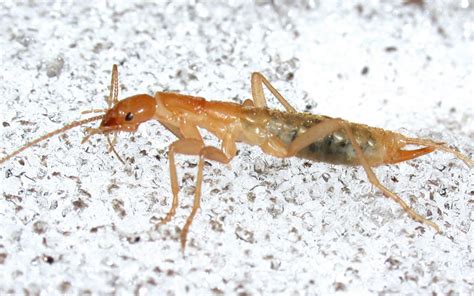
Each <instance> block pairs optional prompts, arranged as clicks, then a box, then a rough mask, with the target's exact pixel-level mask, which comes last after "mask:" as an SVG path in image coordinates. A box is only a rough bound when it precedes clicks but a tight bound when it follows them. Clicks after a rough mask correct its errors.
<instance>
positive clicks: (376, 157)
mask: <svg viewBox="0 0 474 296" xmlns="http://www.w3.org/2000/svg"><path fill="white" fill-rule="evenodd" d="M254 114H255V115H256V117H257V118H258V119H257V120H255V121H254V122H253V124H257V123H260V124H262V120H263V119H265V118H266V120H263V122H264V126H262V127H261V129H262V136H263V133H265V136H266V137H271V136H275V137H277V138H279V139H280V140H281V141H282V142H284V143H285V144H287V145H290V143H291V142H292V141H293V140H294V139H295V138H296V137H298V136H300V135H303V136H304V133H305V132H306V131H307V130H308V129H309V128H311V127H312V126H315V125H316V126H317V125H318V124H320V123H321V122H322V121H325V120H328V119H331V118H330V117H327V116H321V115H314V114H309V113H287V112H280V111H275V110H270V109H259V110H258V112H255V110H254ZM247 125H252V123H247ZM244 128H246V127H245V124H244ZM248 128H250V129H254V130H255V129H256V128H255V126H248ZM350 128H351V130H352V132H353V134H354V137H355V139H356V141H357V143H358V144H359V145H360V147H361V149H362V151H363V153H364V155H365V156H366V157H367V160H368V161H369V163H371V164H372V165H377V164H381V163H382V161H383V156H384V152H385V148H384V145H383V143H382V142H383V141H381V138H380V137H379V136H377V135H378V134H380V133H379V132H380V131H382V132H383V130H381V129H377V128H372V127H368V126H366V125H361V124H355V123H350ZM263 130H264V131H263ZM296 156H297V157H300V158H304V159H308V160H313V161H322V162H327V163H332V164H345V165H359V164H360V163H359V161H358V159H357V157H356V155H355V151H354V149H353V148H352V144H351V142H350V140H349V138H348V137H347V135H346V134H345V132H344V131H343V130H337V131H335V132H333V133H331V134H329V135H327V136H325V137H324V138H322V139H320V140H317V141H314V142H313V143H312V144H310V145H309V146H307V147H305V148H303V149H302V150H301V151H299V152H298V153H297V154H296Z"/></svg>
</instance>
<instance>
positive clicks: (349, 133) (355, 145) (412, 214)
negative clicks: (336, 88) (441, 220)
mask: <svg viewBox="0 0 474 296" xmlns="http://www.w3.org/2000/svg"><path fill="white" fill-rule="evenodd" d="M338 124H339V125H340V126H342V127H343V129H344V131H345V132H346V135H347V136H348V138H349V139H350V141H351V144H352V147H353V148H354V150H355V153H356V155H357V158H358V159H359V161H360V163H361V164H362V166H363V167H364V170H365V173H366V174H367V177H368V178H369V181H370V183H372V185H374V186H375V187H377V188H378V189H380V190H381V191H382V192H383V193H384V194H385V195H386V196H389V197H390V198H391V199H393V200H394V201H396V202H397V203H398V204H399V205H400V206H401V207H402V209H403V210H404V211H405V212H406V213H407V214H408V215H409V216H410V217H411V218H412V219H413V220H415V221H417V222H420V223H423V224H426V225H429V226H431V227H433V228H434V229H435V230H436V232H438V233H440V232H441V231H440V229H439V226H438V225H436V224H435V223H433V222H431V221H430V220H428V219H426V218H425V217H423V216H421V215H419V214H418V213H416V212H415V211H414V210H413V209H412V208H411V207H410V206H409V205H408V204H407V203H406V202H405V201H403V200H402V199H401V198H400V197H399V196H398V195H397V194H395V193H394V192H393V191H391V190H389V189H387V188H386V187H385V186H383V185H382V184H381V183H380V181H379V179H378V178H377V176H376V175H375V173H374V171H373V170H372V168H371V167H370V165H369V163H368V162H367V160H366V158H365V156H364V154H363V152H362V149H361V148H360V146H359V144H358V143H357V141H356V140H355V138H354V135H353V134H352V131H351V129H350V128H349V126H348V124H347V123H346V122H345V121H342V120H340V122H339V123H338Z"/></svg>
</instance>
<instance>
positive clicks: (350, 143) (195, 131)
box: [0, 65, 474, 250]
mask: <svg viewBox="0 0 474 296" xmlns="http://www.w3.org/2000/svg"><path fill="white" fill-rule="evenodd" d="M263 85H265V86H266V87H267V88H268V89H269V90H270V92H271V93H272V94H273V95H274V96H275V97H276V98H277V99H278V101H279V102H280V103H281V104H282V105H283V107H284V108H285V109H286V111H278V110H272V109H268V108H267V106H266V99H265V96H264V92H263ZM252 99H253V100H246V101H245V102H244V103H243V104H235V103H226V102H215V101H206V100H205V99H203V98H200V97H193V96H187V95H181V94H177V93H166V92H157V93H156V94H155V96H154V97H152V96H150V95H147V94H141V95H135V96H132V97H129V98H126V99H123V100H121V101H119V100H118V71H117V67H116V66H115V65H114V68H113V71H112V83H111V90H110V96H109V100H108V103H109V108H108V109H105V110H93V111H92V112H98V111H100V112H102V111H105V112H106V113H105V114H104V115H99V116H95V117H92V118H88V119H84V120H80V121H76V122H72V123H70V124H68V125H66V126H64V127H63V128H60V129H58V130H56V131H53V132H51V133H48V134H46V135H44V136H42V137H40V138H38V139H36V140H34V141H31V142H30V143H28V144H26V145H24V146H23V147H21V148H19V149H18V150H16V151H14V152H12V153H10V154H9V155H7V156H5V157H3V158H2V159H0V164H1V163H4V162H5V161H7V160H8V159H10V158H12V157H14V156H15V155H17V154H19V153H20V152H22V151H24V150H25V149H27V148H28V147H31V146H33V145H35V144H37V143H39V142H41V141H43V140H45V139H48V138H50V137H51V136H53V135H56V134H60V133H63V132H65V131H67V130H69V129H71V128H73V127H76V126H80V125H83V124H85V123H89V122H93V121H97V120H102V122H101V123H100V126H99V127H98V128H96V129H88V131H89V134H88V135H87V136H86V137H85V138H84V139H83V142H85V141H86V140H87V139H89V137H90V136H92V135H94V134H105V135H106V136H107V140H108V141H109V144H110V146H111V150H112V151H114V152H115V153H116V151H115V150H114V148H113V147H114V141H111V140H110V138H109V137H108V135H109V134H110V133H115V132H120V131H124V132H134V131H136V130H137V129H138V127H139V125H140V124H142V123H144V122H146V121H148V120H153V119H155V120H157V121H159V122H160V123H161V124H162V125H163V126H164V127H166V128H167V129H168V130H170V131H171V132H172V133H173V134H174V135H176V137H177V138H178V139H177V140H176V141H175V142H173V143H172V144H170V146H169V153H168V157H169V163H170V175H171V189H172V194H173V201H172V205H171V209H170V210H169V212H168V213H167V215H166V217H165V218H164V219H163V220H162V222H161V223H160V224H159V225H158V226H160V225H163V224H165V223H167V222H169V221H170V220H171V219H172V217H173V216H174V215H175V213H176V209H177V207H178V205H179V202H178V191H179V185H178V178H177V174H176V164H175V154H177V153H178V154H188V155H196V156H199V163H198V173H197V184H196V190H195V194H194V203H193V208H192V211H191V214H190V216H189V217H188V219H187V220H186V223H185V225H184V227H183V229H182V232H181V244H182V248H183V250H184V247H185V243H186V237H187V233H188V231H189V228H190V226H191V223H192V221H193V219H194V216H195V215H196V213H197V210H198V209H199V207H200V198H201V185H202V175H203V167H204V160H205V159H209V160H214V161H218V162H221V163H228V162H229V161H230V160H231V159H232V158H233V157H234V156H235V155H236V153H237V147H236V143H237V142H244V143H247V144H250V145H258V146H259V147H261V149H262V151H263V152H265V153H267V154H270V155H273V156H276V157H292V156H296V157H300V158H305V159H308V160H313V161H322V162H328V163H332V164H344V165H360V166H362V167H363V168H364V170H365V172H366V173H367V176H368V179H369V181H370V182H371V183H372V184H373V185H374V186H376V187H377V188H378V189H380V190H381V191H382V192H383V193H384V194H385V195H386V196H387V197H390V198H392V199H393V200H394V201H396V202H397V203H398V204H399V205H400V206H401V207H402V208H403V209H404V210H405V212H406V213H407V214H408V215H409V216H410V217H411V218H412V219H414V220H416V221H418V222H421V223H424V224H427V225H430V226H431V227H433V228H434V229H436V230H437V231H438V232H439V231H440V229H439V227H438V226H437V225H436V224H435V223H433V222H431V221H429V220H427V219H426V218H425V217H423V216H421V215H419V214H417V213H416V212H415V211H414V210H413V209H412V208H411V207H410V206H408V205H407V204H406V203H405V202H404V201H403V200H402V199H401V198H400V197H399V196H398V195H397V194H395V193H394V192H392V191H390V190H389V189H387V188H386V187H384V186H383V185H382V184H381V183H380V182H379V180H378V178H377V177H376V176H375V174H374V172H373V170H372V167H374V166H378V165H382V164H390V163H397V162H401V161H405V160H409V159H413V158H416V157H419V156H421V155H424V154H426V153H430V152H432V151H434V150H441V151H445V152H448V153H452V154H454V155H455V156H456V157H458V158H459V159H461V160H463V161H464V162H465V163H466V164H467V165H468V166H469V167H472V166H473V165H474V162H473V161H472V160H471V159H469V158H468V157H467V156H465V155H463V154H461V153H460V152H458V151H456V150H454V149H452V148H449V147H447V146H446V145H444V144H443V143H437V142H434V141H432V140H427V139H418V138H409V137H406V136H403V135H401V134H399V133H395V132H391V131H386V130H383V129H380V128H374V127H369V126H366V125H362V124H356V123H350V122H347V121H345V120H342V119H337V118H331V117H328V116H322V115H313V114H309V113H298V112H296V110H295V109H294V108H293V107H292V106H291V105H290V104H289V103H288V102H287V101H286V100H285V99H284V98H283V96H282V95H281V94H280V93H279V92H278V91H277V90H276V89H275V88H274V87H273V86H272V85H271V84H270V82H268V81H267V80H266V79H265V77H263V76H262V75H261V74H259V73H253V74H252ZM199 128H202V129H206V130H208V131H210V132H211V133H212V134H214V135H215V136H216V137H217V138H219V139H221V140H222V143H221V147H220V148H217V147H212V146H206V145H205V143H204V142H203V139H202V137H201V134H200V132H199ZM407 145H417V146H422V147H421V148H419V149H415V150H404V149H403V148H404V147H405V146H407ZM116 155H117V157H118V158H119V159H120V160H121V158H120V157H119V156H118V153H116ZM122 162H123V161H122Z"/></svg>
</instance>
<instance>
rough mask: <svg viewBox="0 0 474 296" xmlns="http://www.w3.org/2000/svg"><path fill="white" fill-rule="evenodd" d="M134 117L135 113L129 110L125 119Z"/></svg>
mask: <svg viewBox="0 0 474 296" xmlns="http://www.w3.org/2000/svg"><path fill="white" fill-rule="evenodd" d="M132 119H133V113H132V112H128V113H127V115H125V121H131V120H132Z"/></svg>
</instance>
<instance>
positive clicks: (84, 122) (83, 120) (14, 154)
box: [0, 115, 104, 164]
mask: <svg viewBox="0 0 474 296" xmlns="http://www.w3.org/2000/svg"><path fill="white" fill-rule="evenodd" d="M103 117H104V115H99V116H94V117H91V118H86V119H82V120H78V121H73V122H71V123H70V124H68V125H65V126H63V127H62V128H59V129H57V130H55V131H52V132H49V133H47V134H46V135H44V136H41V137H39V138H37V139H35V140H33V141H31V142H28V143H26V144H25V145H23V147H21V148H19V149H18V150H16V151H13V152H12V153H10V154H8V155H7V156H5V157H3V158H2V159H0V164H2V163H4V162H6V161H7V160H9V159H10V158H12V157H14V156H16V155H18V154H19V153H21V152H23V151H24V150H26V149H28V148H30V147H31V146H34V145H36V144H38V143H40V142H42V141H44V140H46V139H49V138H51V137H52V136H55V135H58V134H62V133H64V132H65V131H67V130H70V129H72V128H75V127H78V126H81V125H83V124H86V123H89V122H94V121H97V120H100V119H102V118H103Z"/></svg>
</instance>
